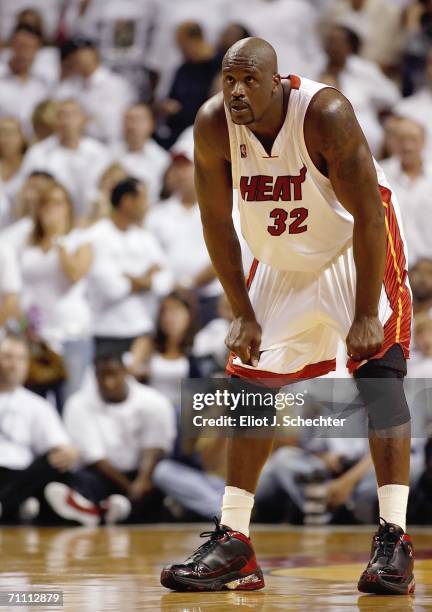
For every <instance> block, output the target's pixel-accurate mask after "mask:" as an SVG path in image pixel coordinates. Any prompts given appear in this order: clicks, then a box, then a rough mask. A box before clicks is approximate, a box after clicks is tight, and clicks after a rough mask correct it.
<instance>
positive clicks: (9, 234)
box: [0, 170, 54, 255]
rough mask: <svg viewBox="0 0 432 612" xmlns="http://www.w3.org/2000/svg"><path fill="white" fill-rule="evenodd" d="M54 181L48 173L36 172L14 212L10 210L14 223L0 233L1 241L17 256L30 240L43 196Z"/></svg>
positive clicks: (30, 177) (28, 179)
mask: <svg viewBox="0 0 432 612" xmlns="http://www.w3.org/2000/svg"><path fill="white" fill-rule="evenodd" d="M53 180H54V177H53V176H52V175H51V174H49V173H48V172H44V171H38V170H35V171H34V172H32V173H31V174H30V175H29V177H28V178H27V180H26V181H25V182H24V184H23V186H22V187H21V189H20V191H19V192H18V194H17V197H16V198H15V202H14V207H13V210H8V214H10V215H11V217H12V220H13V223H11V224H10V225H8V226H7V227H6V228H5V229H3V230H2V231H1V232H0V239H1V240H2V242H6V243H7V244H8V245H9V246H10V247H11V248H12V249H13V250H14V251H15V253H16V254H17V255H18V254H19V252H20V251H21V250H22V249H23V248H24V247H25V245H26V244H27V242H28V241H29V239H30V235H31V233H32V231H33V228H34V216H35V214H36V210H37V207H38V205H39V202H40V197H41V194H42V192H43V191H44V189H45V188H46V187H47V186H48V185H49V184H50V183H51V182H52V181H53ZM8 221H9V218H8Z"/></svg>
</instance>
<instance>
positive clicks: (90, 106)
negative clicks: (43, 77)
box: [55, 39, 136, 143]
mask: <svg viewBox="0 0 432 612" xmlns="http://www.w3.org/2000/svg"><path fill="white" fill-rule="evenodd" d="M68 56H69V61H70V63H71V70H72V76H71V77H69V78H66V79H64V80H63V81H62V82H61V83H60V85H59V87H58V88H57V90H56V92H55V95H56V98H58V99H60V100H62V99H68V98H76V99H77V100H79V102H80V104H81V105H82V107H83V109H84V111H85V112H86V114H87V117H88V124H87V134H88V135H89V136H91V137H93V138H97V139H98V140H101V141H103V142H107V143H112V142H116V141H117V140H119V139H120V138H121V133H122V117H123V114H124V112H125V110H126V109H127V107H128V106H129V105H130V104H131V103H132V102H133V101H134V100H135V98H136V93H135V92H134V91H133V88H132V86H131V85H130V84H129V83H128V82H127V81H126V80H125V79H124V78H122V77H121V76H119V75H118V74H115V73H114V72H112V71H111V70H110V69H109V68H107V67H106V66H103V65H102V64H101V62H100V56H99V52H98V50H97V48H96V46H95V43H94V42H92V41H91V40H88V39H75V40H72V41H70V45H69V49H68ZM64 58H65V52H64V51H63V59H64Z"/></svg>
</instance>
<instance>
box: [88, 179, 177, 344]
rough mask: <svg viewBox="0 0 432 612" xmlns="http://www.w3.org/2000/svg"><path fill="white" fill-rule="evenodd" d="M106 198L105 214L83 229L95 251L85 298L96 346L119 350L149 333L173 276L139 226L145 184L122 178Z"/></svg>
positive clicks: (145, 205)
mask: <svg viewBox="0 0 432 612" xmlns="http://www.w3.org/2000/svg"><path fill="white" fill-rule="evenodd" d="M111 203H112V207H113V210H112V213H111V216H110V218H108V219H102V220H101V221H98V222H97V223H96V224H95V225H93V226H92V227H91V228H89V230H87V231H88V236H89V239H90V241H91V243H92V245H93V247H94V252H95V260H94V265H93V268H92V271H91V276H90V297H91V303H92V309H93V332H94V335H95V337H96V345H97V347H102V346H103V347H105V346H108V349H109V350H111V351H117V352H120V353H123V352H126V351H128V350H129V348H130V346H131V344H132V342H133V340H134V339H135V338H136V337H138V336H142V335H146V334H151V333H152V332H153V330H154V320H155V313H156V308H157V301H158V297H160V296H163V295H165V294H167V293H168V292H169V291H171V289H172V286H173V278H172V274H171V272H170V271H169V270H168V268H167V263H166V257H165V255H164V253H163V252H162V249H161V247H160V246H159V244H158V242H157V240H156V239H155V238H154V237H153V236H152V235H151V234H150V232H148V231H147V230H145V229H143V227H142V223H143V220H144V216H145V214H146V211H147V208H148V201H147V191H146V188H145V186H144V185H143V184H142V183H140V182H139V181H138V180H136V179H133V178H128V179H126V180H124V181H122V182H120V183H119V184H118V185H116V187H115V188H114V189H113V192H112V196H111Z"/></svg>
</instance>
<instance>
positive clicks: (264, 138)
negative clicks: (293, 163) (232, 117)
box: [249, 84, 291, 150]
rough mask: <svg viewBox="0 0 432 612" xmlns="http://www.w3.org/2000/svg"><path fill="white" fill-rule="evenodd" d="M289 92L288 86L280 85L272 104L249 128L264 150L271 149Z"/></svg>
mask: <svg viewBox="0 0 432 612" xmlns="http://www.w3.org/2000/svg"><path fill="white" fill-rule="evenodd" d="M290 91H291V86H290V85H289V84H287V85H284V84H281V86H280V89H279V90H278V92H277V93H276V95H275V100H274V103H273V104H272V105H271V107H270V108H269V110H268V111H267V112H266V114H265V115H264V116H263V117H262V119H261V120H260V121H259V122H257V123H254V124H252V125H250V126H249V128H250V130H251V131H252V132H253V133H254V134H255V136H256V137H257V138H258V140H260V142H261V143H262V145H263V147H264V148H265V149H270V150H271V148H272V145H273V143H274V141H275V140H276V138H277V135H278V134H279V132H280V130H281V129H282V126H283V124H284V122H285V117H286V114H287V110H288V99H289V94H290Z"/></svg>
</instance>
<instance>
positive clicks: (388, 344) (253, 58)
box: [161, 38, 414, 594]
mask: <svg viewBox="0 0 432 612" xmlns="http://www.w3.org/2000/svg"><path fill="white" fill-rule="evenodd" d="M222 69H223V97H222V96H221V95H217V96H215V97H213V98H211V99H210V100H209V101H208V102H206V103H205V104H204V105H203V107H202V108H201V110H200V112H199V113H198V116H197V119H196V123H195V156H196V185H197V190H198V197H199V203H200V207H201V216H202V222H203V227H204V235H205V239H206V243H207V247H208V250H209V253H210V256H211V258H212V261H213V264H214V267H215V269H216V271H217V274H218V276H219V278H220V281H221V283H222V285H223V287H224V289H225V292H226V295H227V297H228V299H229V301H230V303H231V306H232V310H233V313H234V316H235V318H234V321H233V323H232V326H231V329H230V332H229V334H228V338H227V344H228V346H229V348H230V349H231V351H232V357H231V359H230V361H229V365H228V368H227V369H228V372H229V373H230V374H231V375H234V376H237V377H240V378H243V379H245V380H247V381H249V382H253V381H254V380H257V379H261V380H262V379H265V378H267V379H271V380H272V381H275V382H276V383H277V381H278V380H280V386H282V384H286V383H287V381H288V380H289V379H290V378H291V379H298V378H311V377H317V376H321V375H324V374H326V373H327V372H329V371H331V370H333V369H334V368H335V354H336V346H337V343H338V338H339V337H342V338H343V339H345V338H346V346H347V353H348V357H349V359H348V363H347V367H348V369H349V371H350V372H351V373H353V374H354V377H355V380H356V383H357V386H358V388H359V390H360V393H361V394H362V395H363V399H364V400H365V404H368V405H369V404H370V409H369V410H368V417H369V432H370V433H369V440H370V449H371V454H372V458H373V461H374V465H375V471H376V476H377V482H378V499H379V511H380V517H381V520H380V525H379V528H378V531H377V533H376V534H375V536H374V538H373V541H372V553H371V559H370V561H369V564H368V566H367V568H366V569H365V571H364V572H363V574H362V575H361V577H360V581H359V584H358V587H359V589H360V591H363V592H373V593H382V594H385V593H389V594H406V593H408V592H413V590H414V576H413V549H412V544H411V541H410V538H409V536H408V535H407V534H406V533H405V527H406V526H405V521H406V507H407V497H408V482H409V452H410V414H409V410H408V406H407V403H406V400H405V396H404V391H403V376H404V374H405V373H406V363H405V360H406V358H407V357H408V349H409V341H410V325H411V297H410V290H409V287H408V285H407V280H406V276H407V273H406V257H405V252H404V245H403V239H402V235H401V230H400V226H399V214H398V211H397V209H396V208H395V204H394V196H393V194H392V192H391V189H390V187H389V185H388V184H387V183H386V180H385V177H384V175H383V173H382V171H381V170H380V168H379V166H378V165H377V164H376V163H375V161H374V160H373V158H372V156H371V154H370V152H369V148H368V145H367V143H366V141H365V138H364V135H363V133H362V131H361V129H360V127H359V125H358V123H357V120H356V117H355V115H354V112H353V109H352V107H351V105H350V103H349V102H348V101H347V99H346V98H345V97H344V96H343V95H342V94H341V93H340V92H339V91H337V90H336V89H332V88H329V87H328V86H326V85H323V84H320V83H315V82H313V81H310V80H307V79H303V78H299V77H297V76H290V77H289V78H287V79H282V78H281V76H280V75H279V74H278V68H277V58H276V54H275V51H274V49H273V48H272V47H271V46H270V45H269V44H268V43H267V42H266V41H264V40H262V39H259V38H247V39H243V40H241V41H239V42H237V43H236V44H235V45H233V46H232V47H231V48H230V49H229V50H228V51H227V53H226V55H225V57H224V60H223V64H222ZM233 186H234V187H235V188H237V189H238V198H239V207H240V217H241V225H242V233H243V235H244V237H245V239H246V240H247V242H248V245H249V247H250V249H251V250H252V252H253V254H254V256H255V258H256V259H255V260H254V263H253V266H252V270H251V273H250V275H249V279H248V283H247V286H246V283H245V281H244V276H243V269H242V260H241V253H240V248H239V243H238V240H237V236H236V233H235V230H234V227H233V223H232V219H231V209H232V187H233ZM376 379H379V380H376ZM382 379H389V380H391V381H392V382H394V384H392V385H391V386H388V385H384V384H383V381H382ZM386 382H387V381H386ZM366 383H367V384H366ZM381 389H386V390H387V391H385V393H386V394H387V395H386V396H385V397H381V398H380V401H370V400H371V398H372V399H373V400H375V395H374V394H377V393H378V394H379V393H380V390H381ZM271 447H272V440H271V439H264V438H257V439H254V440H251V439H247V438H246V439H245V438H241V437H237V438H235V437H234V438H232V439H230V442H229V447H228V471H227V486H226V489H225V495H224V498H223V507H222V517H221V521H220V523H219V522H218V521H217V520H216V529H215V531H214V532H211V533H210V532H209V533H205V534H201V535H203V536H209V538H210V539H209V540H208V541H207V542H205V543H204V544H203V545H202V546H200V547H199V548H198V549H197V550H196V551H195V552H194V553H193V554H192V556H190V557H189V558H188V559H187V560H186V561H185V562H184V563H181V564H176V565H171V566H169V567H166V568H165V569H164V570H163V571H162V576H161V581H162V584H163V585H164V586H166V587H168V588H171V589H175V590H179V591H184V590H189V591H190V590H197V591H199V590H226V589H238V590H254V589H260V588H262V587H263V586H264V581H263V575H262V572H261V569H260V567H259V566H258V564H257V562H256V558H255V553H254V551H253V548H252V544H251V541H250V539H249V521H250V514H251V510H252V506H253V500H254V492H255V488H256V484H257V480H258V476H259V474H260V471H261V468H262V466H263V464H264V462H265V461H266V459H267V457H268V455H269V453H270V451H271Z"/></svg>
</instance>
